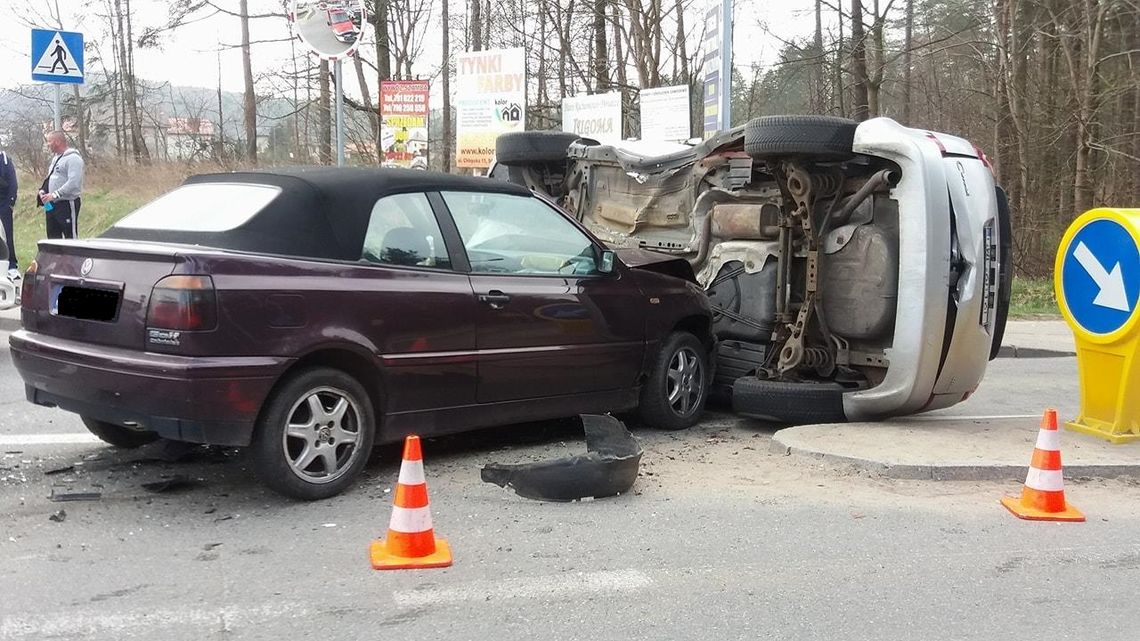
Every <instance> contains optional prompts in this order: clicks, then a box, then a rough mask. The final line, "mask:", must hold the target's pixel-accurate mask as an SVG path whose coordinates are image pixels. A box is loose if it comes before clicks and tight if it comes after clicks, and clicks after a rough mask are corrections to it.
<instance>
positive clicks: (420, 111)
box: [380, 80, 431, 167]
mask: <svg viewBox="0 0 1140 641" xmlns="http://www.w3.org/2000/svg"><path fill="white" fill-rule="evenodd" d="M430 94H431V87H430V86H429V85H428V81H427V80H385V81H383V82H381V83H380V148H381V149H382V150H383V151H384V164H386V165H388V166H397V167H411V166H412V162H413V161H414V160H415V158H416V157H417V156H420V157H422V158H423V159H424V160H423V161H422V162H424V163H426V159H427V145H428V96H429V95H430Z"/></svg>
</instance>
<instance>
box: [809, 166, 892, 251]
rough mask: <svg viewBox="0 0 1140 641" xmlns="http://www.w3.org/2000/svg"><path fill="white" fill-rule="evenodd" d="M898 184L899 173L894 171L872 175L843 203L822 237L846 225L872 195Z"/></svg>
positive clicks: (883, 171) (884, 170) (888, 170)
mask: <svg viewBox="0 0 1140 641" xmlns="http://www.w3.org/2000/svg"><path fill="white" fill-rule="evenodd" d="M898 183H899V173H898V172H897V171H895V170H893V169H883V170H882V171H877V172H875V173H874V174H871V177H870V178H868V179H867V182H865V183H863V186H862V187H860V188H859V190H858V191H856V192H855V193H854V194H853V195H852V196H851V197H850V198H848V199H847V201H846V202H844V203H843V206H842V207H840V208H839V211H837V212H835V215H833V216H832V217H831V218H830V219H829V220H828V224H827V225H826V229H825V230H824V231H823V232H821V233H820V236H821V237H822V236H824V235H826V233H827V231H829V230H831V229H833V228H834V227H835V226H837V225H843V224H845V223H846V222H847V219H848V218H851V214H853V213H854V212H855V208H856V207H858V206H859V205H862V204H863V201H864V200H867V198H868V197H870V195H871V194H873V193H875V192H876V191H878V190H879V188H881V187H882V186H883V185H888V184H889V185H892V186H893V185H897V184H898Z"/></svg>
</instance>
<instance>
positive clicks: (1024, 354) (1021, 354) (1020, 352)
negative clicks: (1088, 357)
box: [998, 345, 1077, 358]
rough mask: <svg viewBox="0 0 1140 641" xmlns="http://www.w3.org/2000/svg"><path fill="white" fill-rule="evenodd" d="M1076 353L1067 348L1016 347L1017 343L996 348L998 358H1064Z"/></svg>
mask: <svg viewBox="0 0 1140 641" xmlns="http://www.w3.org/2000/svg"><path fill="white" fill-rule="evenodd" d="M1076 355H1077V353H1076V352H1070V351H1067V350H1059V349H1043V348H1040V347H1018V346H1017V345H1002V346H1001V349H999V350H998V358H1064V357H1067V356H1076Z"/></svg>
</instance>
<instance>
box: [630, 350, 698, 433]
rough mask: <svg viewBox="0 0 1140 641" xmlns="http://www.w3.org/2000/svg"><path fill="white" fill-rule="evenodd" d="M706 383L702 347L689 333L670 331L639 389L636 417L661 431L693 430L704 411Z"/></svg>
mask: <svg viewBox="0 0 1140 641" xmlns="http://www.w3.org/2000/svg"><path fill="white" fill-rule="evenodd" d="M709 382H710V375H709V356H708V350H706V349H705V346H704V344H703V343H701V341H700V339H698V338H697V337H696V336H693V335H692V334H690V333H688V332H673V333H672V334H670V335H669V336H668V337H667V338H666V339H665V341H664V342H663V343H662V344H661V349H660V350H658V352H657V356H656V357H655V358H654V361H653V366H652V369H651V370H650V372H649V377H648V378H647V379H646V381H645V384H644V385H643V386H642V388H641V400H640V403H639V405H638V417H639V418H640V419H641V422H642V423H644V424H645V425H648V426H650V427H655V428H658V429H662V430H683V429H685V428H687V427H692V426H693V425H694V424H696V422H697V421H698V420H699V419H700V417H701V413H702V412H703V411H704V409H705V402H706V401H707V400H708V391H709Z"/></svg>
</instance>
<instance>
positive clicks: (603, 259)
mask: <svg viewBox="0 0 1140 641" xmlns="http://www.w3.org/2000/svg"><path fill="white" fill-rule="evenodd" d="M598 272H599V273H602V274H612V273H614V252H613V250H612V249H603V250H602V251H601V252H600V253H599V255H598Z"/></svg>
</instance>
